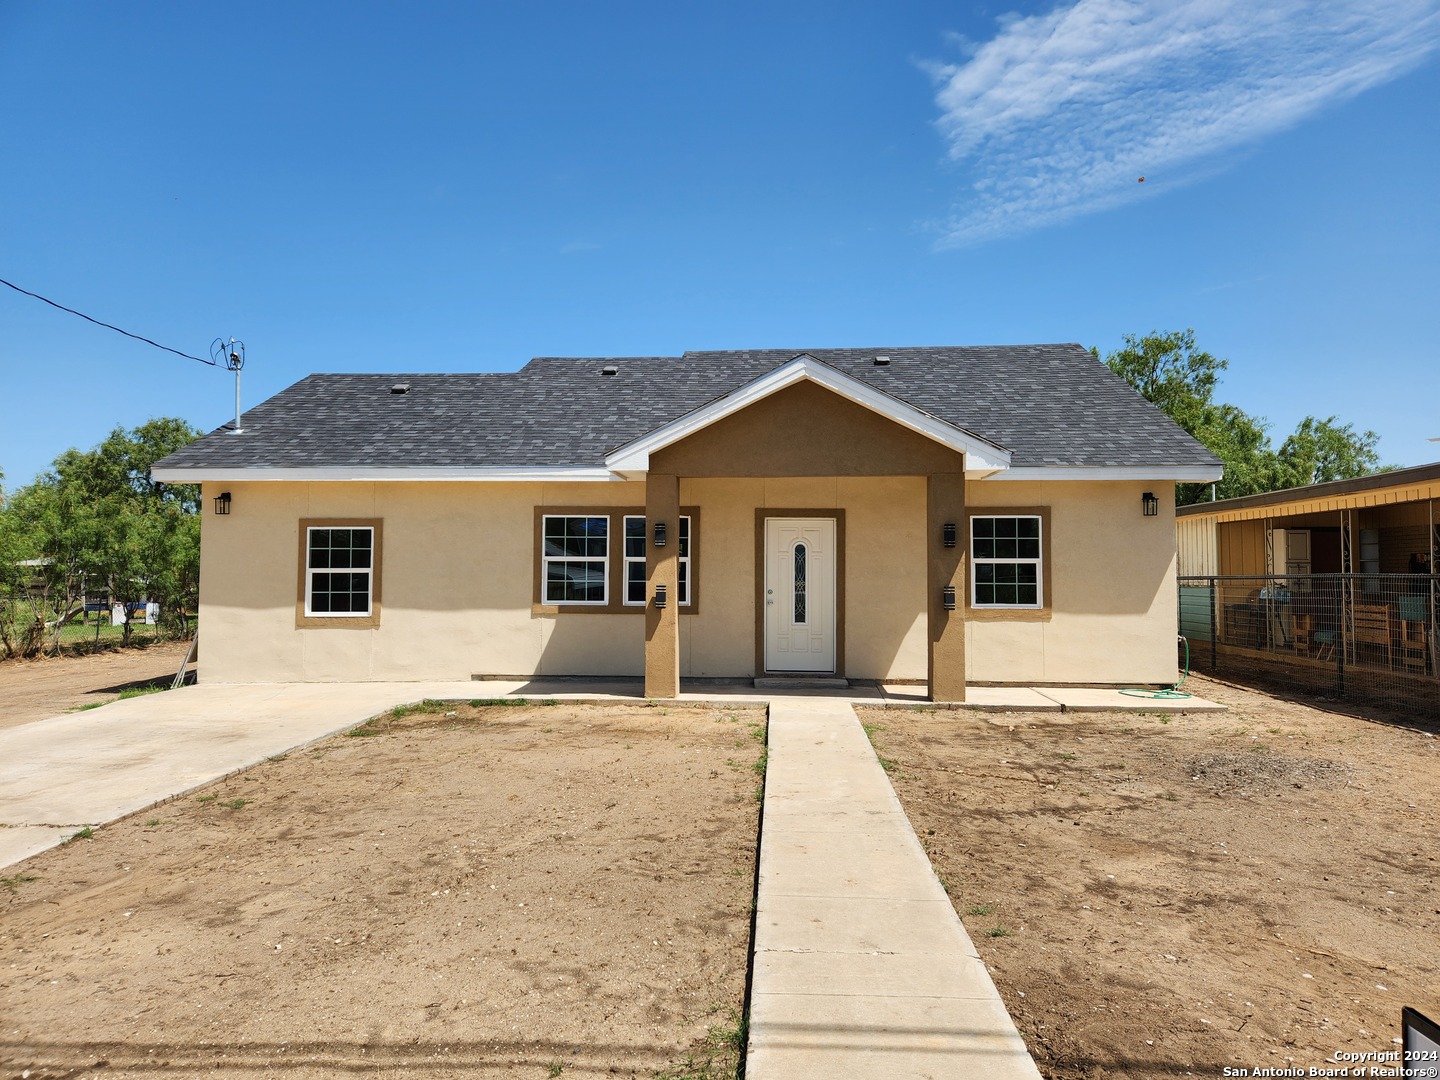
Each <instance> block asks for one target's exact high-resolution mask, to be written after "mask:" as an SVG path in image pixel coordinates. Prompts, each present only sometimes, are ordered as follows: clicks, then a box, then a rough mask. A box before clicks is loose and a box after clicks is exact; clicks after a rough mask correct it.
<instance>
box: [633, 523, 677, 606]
mask: <svg viewBox="0 0 1440 1080" xmlns="http://www.w3.org/2000/svg"><path fill="white" fill-rule="evenodd" d="M648 528H649V522H648V521H647V519H645V518H643V517H638V516H636V515H634V514H626V515H625V600H624V602H625V604H626V605H628V606H631V607H638V606H641V605H643V604H644V603H645V602H646V599H645V590H646V588H647V586H648V579H647V577H646V569H645V545H646V543H647V542H648V538H649V534H648V531H647V530H648ZM679 533H680V535H679V538H678V539H677V540H676V544H677V545H678V550H679V566H678V567H677V570H678V573H679V588H678V589H677V590H676V591H677V592H678V593H679V599H678V601H677V603H678V604H679V605H680V606H681V607H688V606H689V604H690V519H689V518H688V517H682V518H681V519H680V528H679Z"/></svg>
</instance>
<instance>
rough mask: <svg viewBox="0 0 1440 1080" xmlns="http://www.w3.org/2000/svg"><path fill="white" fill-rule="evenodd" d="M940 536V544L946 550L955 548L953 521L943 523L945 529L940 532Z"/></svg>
mask: <svg viewBox="0 0 1440 1080" xmlns="http://www.w3.org/2000/svg"><path fill="white" fill-rule="evenodd" d="M940 536H941V542H942V543H944V545H945V546H946V547H947V548H953V547H954V546H955V523H954V522H953V521H947V522H945V527H944V528H943V529H941V530H940Z"/></svg>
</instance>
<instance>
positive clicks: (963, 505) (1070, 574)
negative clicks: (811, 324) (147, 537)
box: [154, 345, 1220, 700]
mask: <svg viewBox="0 0 1440 1080" xmlns="http://www.w3.org/2000/svg"><path fill="white" fill-rule="evenodd" d="M154 475H155V477H156V478H157V479H159V480H163V481H167V482H183V483H195V482H200V483H202V484H203V485H204V506H205V511H206V515H205V521H204V526H203V530H202V547H201V553H202V559H201V567H202V570H201V585H200V609H201V617H202V621H203V624H204V626H205V647H204V649H203V650H202V654H201V655H202V657H203V659H202V662H201V668H200V677H201V678H202V679H203V680H205V681H209V682H254V681H291V680H365V679H468V678H470V677H472V676H477V675H478V676H507V675H508V676H532V675H551V676H555V675H576V676H580V675H626V676H639V675H642V674H643V675H644V677H645V681H646V693H647V694H648V695H650V696H653V697H668V696H673V695H674V694H676V693H677V692H678V688H679V680H680V679H681V678H687V679H692V678H693V679H704V678H749V677H753V676H757V675H763V674H767V673H769V674H784V673H824V674H833V675H836V676H840V677H848V678H851V679H863V680H872V679H873V680H882V679H883V680H899V681H915V682H920V681H926V682H928V683H929V686H930V693H931V696H932V697H933V698H935V699H937V700H961V699H963V697H964V695H965V687H966V684H967V683H969V682H984V683H1022V684H1045V683H1051V684H1054V683H1089V684H1096V683H1099V684H1106V683H1148V684H1163V683H1170V682H1173V681H1174V680H1175V678H1176V676H1177V664H1176V651H1175V622H1176V582H1175V542H1174V541H1175V534H1174V517H1173V509H1174V507H1173V483H1174V482H1175V481H1191V482H1196V481H1209V480H1213V479H1216V478H1218V477H1219V475H1220V465H1219V462H1218V461H1217V460H1216V459H1215V458H1214V457H1213V456H1212V455H1211V454H1210V453H1208V452H1207V451H1206V450H1205V449H1204V448H1203V447H1202V446H1200V445H1199V444H1198V443H1197V442H1195V441H1194V440H1193V439H1191V438H1190V436H1188V435H1186V434H1185V433H1184V432H1183V431H1181V430H1180V428H1178V427H1177V426H1176V425H1175V424H1173V423H1172V422H1171V421H1170V420H1169V419H1168V418H1167V417H1165V416H1164V415H1163V414H1161V413H1160V412H1159V411H1158V410H1157V409H1155V408H1154V407H1153V406H1151V405H1150V404H1149V403H1147V402H1146V401H1144V400H1143V399H1142V398H1140V397H1139V396H1138V395H1137V394H1136V393H1135V392H1134V391H1133V390H1131V389H1130V387H1129V386H1127V385H1126V384H1125V383H1124V382H1123V381H1122V380H1120V379H1119V378H1117V377H1116V376H1115V375H1113V374H1112V373H1111V372H1110V371H1109V370H1108V369H1107V368H1106V367H1105V366H1104V365H1103V364H1101V363H1099V362H1098V361H1096V360H1095V359H1094V357H1093V356H1091V355H1090V353H1089V352H1087V351H1086V350H1085V349H1083V348H1081V347H1080V346H1079V345H1034V346H1014V347H981V348H903V349H889V350H885V349H880V350H875V349H868V350H867V349H824V350H812V351H811V352H808V353H800V354H798V355H797V354H796V353H795V352H793V351H783V350H767V351H751V352H698V353H686V354H685V355H684V356H680V357H628V358H617V359H560V358H541V359H536V360H532V361H531V362H530V363H529V364H527V365H526V366H525V367H524V368H523V369H522V370H521V371H519V372H515V373H506V374H450V375H445V374H431V375H421V374H414V375H368V374H364V375H312V376H310V377H309V378H306V379H303V380H302V381H300V382H299V383H297V384H295V385H294V386H292V387H290V388H289V389H287V390H285V391H283V392H282V393H280V394H278V395H277V396H275V397H274V398H271V399H270V400H269V401H267V402H265V403H263V404H261V405H260V406H258V407H257V408H255V409H253V410H251V411H250V412H248V413H246V414H245V415H244V417H243V422H242V430H241V433H240V434H235V433H234V432H233V431H231V430H227V429H225V428H222V429H220V430H217V431H215V432H212V433H211V434H209V435H207V436H206V437H205V438H203V439H201V440H199V441H198V442H196V443H194V444H192V445H191V446H189V447H186V448H185V449H183V450H180V451H178V452H177V453H175V454H172V455H171V456H170V457H168V458H166V459H165V460H164V461H162V462H160V463H158V464H157V465H156V466H155V469H154ZM1152 493H1153V495H1152ZM221 507H223V508H224V511H225V514H224V516H221V515H220V514H217V513H216V512H215V510H216V509H220V508H221ZM1142 507H1143V508H1144V512H1142ZM212 508H214V509H212ZM662 538H663V540H664V544H663V546H662V545H661V542H660V541H661V540H662Z"/></svg>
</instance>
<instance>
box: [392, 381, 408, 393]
mask: <svg viewBox="0 0 1440 1080" xmlns="http://www.w3.org/2000/svg"><path fill="white" fill-rule="evenodd" d="M390 392H391V393H392V394H408V393H409V392H410V384H409V383H408V382H397V383H396V384H395V385H394V386H392V387H390Z"/></svg>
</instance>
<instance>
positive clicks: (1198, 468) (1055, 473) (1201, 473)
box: [985, 465, 1225, 484]
mask: <svg viewBox="0 0 1440 1080" xmlns="http://www.w3.org/2000/svg"><path fill="white" fill-rule="evenodd" d="M1224 472H1225V470H1224V468H1223V467H1222V466H1220V465H1015V466H1012V467H1011V468H1009V469H1006V470H1005V471H1004V472H1002V473H998V474H996V475H994V476H987V477H986V478H985V479H987V480H1173V481H1174V482H1175V483H1177V484H1208V483H1210V482H1211V481H1214V480H1219V479H1220V477H1221V476H1222V475H1224Z"/></svg>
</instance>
